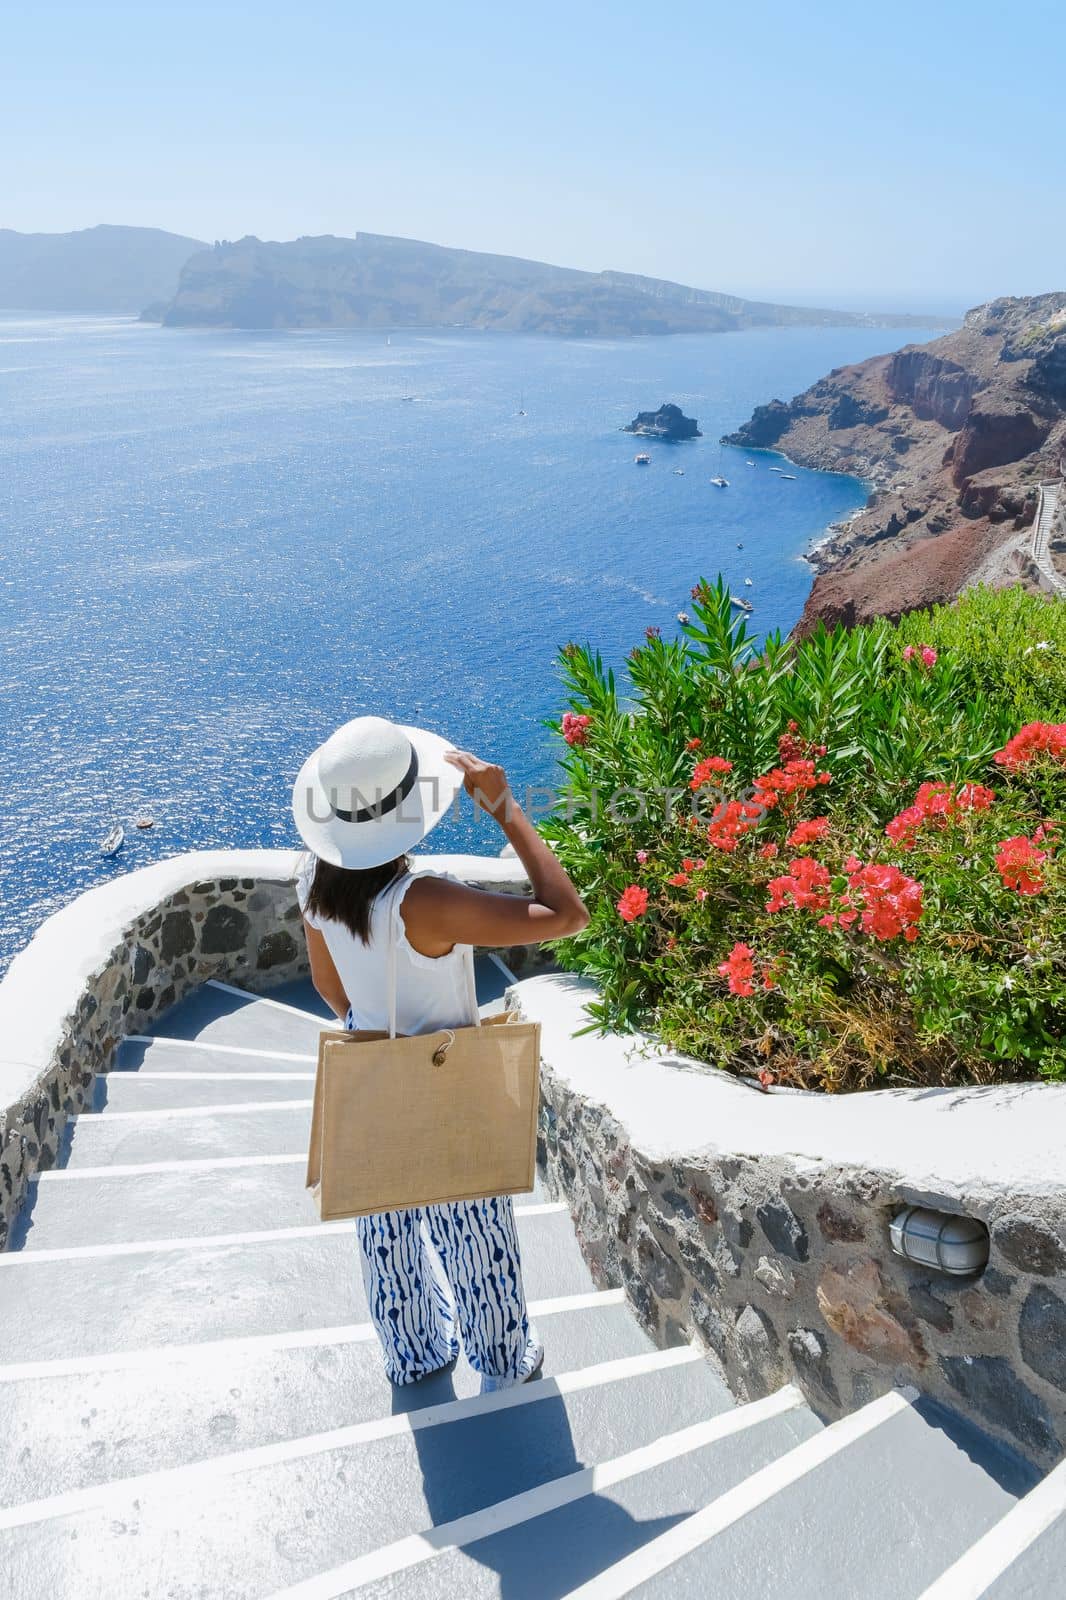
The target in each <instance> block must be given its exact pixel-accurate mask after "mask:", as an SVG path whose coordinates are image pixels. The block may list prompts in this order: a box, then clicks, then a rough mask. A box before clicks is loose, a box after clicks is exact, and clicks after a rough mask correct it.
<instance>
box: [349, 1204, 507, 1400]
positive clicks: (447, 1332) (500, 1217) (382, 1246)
mask: <svg viewBox="0 0 1066 1600" xmlns="http://www.w3.org/2000/svg"><path fill="white" fill-rule="evenodd" d="M358 1232H359V1243H360V1246H361V1248H362V1255H363V1282H364V1283H365V1285H366V1298H367V1303H368V1305H369V1307H370V1316H371V1318H372V1320H373V1323H374V1326H375V1328H376V1329H377V1332H378V1338H379V1339H380V1340H381V1348H382V1351H383V1353H384V1356H385V1370H386V1372H387V1373H388V1375H389V1377H390V1378H391V1380H392V1382H393V1383H414V1382H416V1381H417V1379H419V1378H424V1377H426V1375H427V1374H428V1373H430V1372H436V1371H437V1370H438V1369H439V1368H440V1367H444V1366H447V1365H448V1363H449V1362H450V1361H454V1360H455V1358H456V1356H457V1355H458V1354H459V1340H460V1338H461V1339H462V1344H463V1349H464V1350H465V1352H466V1358H467V1360H468V1361H469V1363H470V1365H471V1366H472V1367H473V1369H474V1371H475V1372H477V1373H480V1375H481V1376H482V1378H488V1379H497V1380H501V1379H502V1380H503V1382H504V1383H509V1382H514V1381H516V1380H517V1379H518V1378H519V1377H520V1376H521V1375H522V1368H523V1362H524V1361H525V1359H526V1357H527V1347H528V1346H529V1344H530V1332H529V1318H528V1316H527V1314H526V1303H525V1295H524V1294H523V1291H522V1268H521V1263H520V1260H519V1254H518V1235H517V1232H516V1230H515V1221H514V1209H513V1207H512V1205H511V1201H510V1199H509V1198H505V1197H501V1198H500V1199H496V1200H467V1201H463V1202H460V1203H457V1204H454V1205H444V1206H423V1207H420V1208H418V1209H415V1210H411V1211H383V1212H380V1213H378V1214H377V1215H376V1216H372V1217H360V1218H359V1224H358ZM494 1386H495V1385H494Z"/></svg>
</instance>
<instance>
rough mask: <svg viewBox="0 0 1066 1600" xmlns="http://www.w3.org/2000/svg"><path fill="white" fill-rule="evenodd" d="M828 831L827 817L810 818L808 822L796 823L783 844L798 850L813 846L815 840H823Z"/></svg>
mask: <svg viewBox="0 0 1066 1600" xmlns="http://www.w3.org/2000/svg"><path fill="white" fill-rule="evenodd" d="M828 831H829V818H828V817H812V818H811V820H810V821H809V822H797V824H796V826H795V827H794V828H793V830H792V832H791V833H790V834H789V836H788V838H787V839H786V840H785V843H786V844H790V845H793V846H795V847H796V849H799V847H800V846H801V845H804V844H814V842H815V840H816V839H821V838H824V836H825V834H826V833H828Z"/></svg>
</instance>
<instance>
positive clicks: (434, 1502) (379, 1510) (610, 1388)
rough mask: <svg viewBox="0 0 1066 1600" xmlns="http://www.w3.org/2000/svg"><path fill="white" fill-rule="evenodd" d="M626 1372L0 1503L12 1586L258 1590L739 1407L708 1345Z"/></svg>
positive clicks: (99, 1591) (107, 1591)
mask: <svg viewBox="0 0 1066 1600" xmlns="http://www.w3.org/2000/svg"><path fill="white" fill-rule="evenodd" d="M628 1371H629V1375H628V1376H621V1377H619V1376H615V1377H614V1378H613V1381H610V1382H606V1383H604V1382H595V1383H594V1384H593V1385H592V1386H590V1380H591V1379H592V1378H593V1377H594V1376H595V1374H594V1373H590V1372H589V1371H588V1370H587V1369H586V1371H584V1372H582V1373H578V1374H575V1375H574V1382H573V1386H572V1387H569V1388H568V1387H567V1386H566V1385H565V1384H563V1382H562V1380H552V1379H545V1380H541V1381H539V1382H535V1383H532V1384H527V1385H524V1386H521V1387H520V1388H519V1389H518V1390H517V1391H511V1392H510V1393H509V1394H506V1395H502V1396H500V1395H497V1396H488V1397H485V1399H484V1400H476V1401H467V1402H457V1403H456V1406H458V1408H459V1409H458V1410H457V1409H456V1406H453V1407H452V1408H450V1409H448V1408H446V1409H445V1410H444V1411H443V1412H440V1413H434V1412H432V1411H429V1412H423V1413H415V1414H412V1415H411V1416H401V1417H390V1418H385V1419H383V1420H382V1421H381V1422H380V1423H375V1424H372V1425H369V1435H367V1434H365V1433H364V1435H363V1436H361V1437H360V1438H359V1439H358V1440H355V1441H352V1442H350V1443H346V1444H343V1445H341V1446H339V1447H336V1446H334V1447H332V1448H331V1447H328V1441H327V1447H326V1448H322V1449H316V1450H314V1451H313V1453H304V1452H305V1451H306V1446H301V1447H300V1450H301V1453H299V1454H295V1455H294V1454H293V1447H291V1446H288V1445H283V1446H276V1447H272V1448H271V1450H270V1451H268V1452H267V1454H266V1456H265V1458H264V1457H254V1458H252V1459H251V1460H250V1461H245V1460H242V1459H241V1458H240V1457H239V1456H238V1457H233V1456H227V1457H218V1458H215V1459H214V1460H212V1461H211V1462H207V1463H201V1464H198V1465H197V1467H196V1468H195V1470H193V1471H190V1472H183V1473H181V1474H178V1475H175V1474H173V1473H167V1474H164V1475H161V1476H159V1477H155V1478H152V1479H147V1480H146V1479H137V1480H133V1481H132V1482H126V1483H123V1484H120V1485H116V1486H114V1487H113V1488H111V1489H93V1490H91V1491H88V1503H85V1499H86V1497H85V1496H79V1498H78V1499H77V1500H76V1501H75V1502H73V1503H71V1502H69V1501H64V1500H58V1501H56V1500H53V1501H51V1502H39V1503H37V1504H36V1505H35V1506H33V1507H32V1509H31V1508H27V1507H21V1508H18V1509H17V1510H15V1511H5V1512H2V1513H0V1568H2V1570H3V1571H4V1573H5V1578H6V1587H7V1593H8V1594H9V1595H10V1596H11V1597H12V1600H28V1597H29V1596H38V1595H45V1594H52V1595H71V1596H75V1595H76V1596H77V1597H78V1600H94V1597H96V1596H101V1597H102V1596H104V1595H107V1596H108V1597H109V1600H125V1597H127V1596H129V1597H131V1600H132V1597H133V1596H137V1597H140V1596H143V1595H146V1594H147V1595H151V1596H155V1595H157V1594H160V1593H161V1592H169V1594H170V1595H173V1596H178V1595H188V1596H191V1595H194V1594H208V1595H218V1596H225V1597H226V1600H244V1597H248V1600H251V1597H253V1596H254V1597H259V1596H262V1595H266V1594H271V1593H273V1592H274V1590H275V1589H277V1588H280V1587H283V1586H284V1585H286V1584H290V1583H292V1582H295V1581H298V1580H300V1579H303V1578H306V1577H310V1576H311V1575H313V1574H314V1573H316V1572H319V1571H322V1570H323V1569H327V1568H329V1567H330V1566H332V1565H335V1564H336V1563H337V1562H340V1561H343V1560H348V1559H350V1558H351V1557H352V1556H353V1555H358V1554H360V1553H365V1552H369V1551H371V1550H374V1549H376V1548H377V1547H378V1546H380V1545H381V1544H388V1543H390V1542H392V1541H395V1540H398V1539H402V1538H404V1537H406V1536H408V1535H411V1534H414V1533H417V1532H419V1531H420V1530H423V1529H425V1528H428V1527H430V1526H432V1525H433V1524H434V1523H438V1522H448V1521H452V1520H454V1519H455V1518H456V1517H460V1516H468V1515H470V1514H471V1513H473V1512H475V1511H477V1510H479V1509H480V1508H481V1507H483V1506H485V1505H487V1504H491V1503H492V1502H493V1501H495V1500H497V1499H499V1498H501V1497H507V1496H510V1495H514V1494H518V1493H522V1492H526V1491H528V1490H530V1489H533V1488H535V1487H537V1486H539V1485H541V1484H544V1483H547V1482H550V1481H551V1480H553V1479H556V1478H558V1477H560V1476H565V1475H567V1474H569V1473H572V1472H573V1471H575V1470H576V1469H577V1468H579V1467H580V1466H581V1465H582V1464H583V1463H584V1462H587V1461H597V1460H603V1459H609V1458H611V1457H614V1456H617V1455H620V1454H623V1453H625V1452H627V1451H631V1450H633V1449H635V1448H637V1447H640V1446H644V1445H647V1444H649V1443H650V1442H651V1441H652V1440H654V1439H656V1438H657V1437H658V1436H659V1434H660V1433H661V1432H662V1431H664V1430H665V1431H667V1432H672V1431H675V1430H677V1429H678V1428H680V1427H683V1426H684V1425H685V1424H686V1423H688V1422H690V1421H691V1419H692V1418H693V1417H707V1416H712V1415H714V1414H716V1413H718V1412H721V1411H722V1410H723V1409H724V1408H725V1409H729V1408H731V1402H730V1401H729V1399H728V1396H727V1395H726V1394H725V1392H724V1390H723V1389H722V1386H721V1385H720V1384H719V1383H718V1381H717V1380H716V1379H715V1378H714V1376H713V1375H712V1374H711V1372H710V1370H709V1368H708V1367H707V1366H706V1364H705V1362H704V1361H703V1360H702V1358H701V1357H700V1356H699V1354H698V1353H697V1352H690V1351H689V1350H687V1349H682V1350H675V1351H666V1352H653V1353H651V1354H649V1355H646V1356H642V1357H639V1358H637V1360H636V1363H635V1366H634V1367H631V1368H630V1369H628ZM478 1413H480V1414H478ZM28 1517H32V1518H33V1519H34V1520H33V1521H27V1520H26V1519H27V1518H28ZM41 1518H45V1519H47V1520H43V1521H42V1520H39V1519H41ZM12 1524H14V1525H12ZM164 1575H165V1579H164V1581H165V1584H166V1589H165V1590H161V1589H160V1580H161V1578H164Z"/></svg>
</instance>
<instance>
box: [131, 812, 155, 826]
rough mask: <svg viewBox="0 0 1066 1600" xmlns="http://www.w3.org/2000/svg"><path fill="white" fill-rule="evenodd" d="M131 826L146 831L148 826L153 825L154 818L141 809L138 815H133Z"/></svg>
mask: <svg viewBox="0 0 1066 1600" xmlns="http://www.w3.org/2000/svg"><path fill="white" fill-rule="evenodd" d="M133 826H134V827H135V828H140V829H141V830H142V831H146V830H147V829H148V828H154V827H155V818H154V817H152V816H149V814H148V812H147V811H142V812H141V814H140V816H139V817H134V819H133Z"/></svg>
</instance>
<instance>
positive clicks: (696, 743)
mask: <svg viewBox="0 0 1066 1600" xmlns="http://www.w3.org/2000/svg"><path fill="white" fill-rule="evenodd" d="M702 743H703V740H702V739H690V740H689V741H688V743H687V744H686V746H685V749H686V750H698V749H699V747H700V745H701V744H702Z"/></svg>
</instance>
